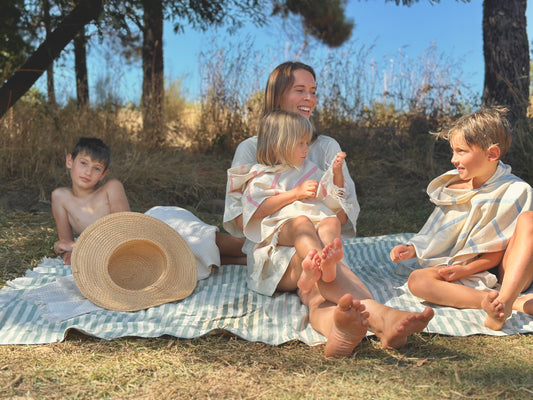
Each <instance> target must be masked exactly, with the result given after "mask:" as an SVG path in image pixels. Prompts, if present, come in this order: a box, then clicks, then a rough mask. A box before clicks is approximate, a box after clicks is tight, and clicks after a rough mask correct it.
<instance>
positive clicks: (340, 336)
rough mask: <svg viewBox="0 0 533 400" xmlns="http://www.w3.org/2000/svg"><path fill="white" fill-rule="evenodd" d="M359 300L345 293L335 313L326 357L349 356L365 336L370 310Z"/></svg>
mask: <svg viewBox="0 0 533 400" xmlns="http://www.w3.org/2000/svg"><path fill="white" fill-rule="evenodd" d="M364 310H365V306H364V305H362V304H361V303H360V302H359V300H354V298H353V297H352V295H351V294H345V295H344V296H342V297H341V298H340V300H339V304H338V305H337V308H336V309H335V311H334V313H333V328H332V329H331V332H330V333H329V336H328V342H327V343H326V349H325V355H326V357H333V358H339V357H347V356H349V355H350V354H352V351H353V349H354V348H355V346H357V345H358V344H359V342H360V341H361V340H362V339H363V338H364V337H365V335H366V331H367V330H368V312H366V311H364Z"/></svg>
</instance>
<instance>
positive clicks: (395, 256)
mask: <svg viewBox="0 0 533 400" xmlns="http://www.w3.org/2000/svg"><path fill="white" fill-rule="evenodd" d="M415 256H416V251H415V248H414V246H413V245H409V246H406V245H404V244H399V245H398V246H395V247H394V248H393V249H392V250H391V252H390V259H391V260H392V261H393V262H400V261H404V260H408V259H410V258H414V257H415Z"/></svg>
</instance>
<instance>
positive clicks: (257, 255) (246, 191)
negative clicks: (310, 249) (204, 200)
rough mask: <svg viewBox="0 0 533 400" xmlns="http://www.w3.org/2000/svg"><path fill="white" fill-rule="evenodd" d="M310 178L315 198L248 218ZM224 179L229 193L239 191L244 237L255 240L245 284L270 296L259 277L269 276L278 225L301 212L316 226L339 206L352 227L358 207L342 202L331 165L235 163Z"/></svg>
mask: <svg viewBox="0 0 533 400" xmlns="http://www.w3.org/2000/svg"><path fill="white" fill-rule="evenodd" d="M332 161H333V160H332ZM310 179H312V180H317V181H319V188H318V191H317V196H316V198H314V199H305V200H297V201H295V202H293V203H291V204H288V205H286V206H285V207H283V208H282V209H280V210H278V211H277V212H276V213H274V214H272V215H270V216H267V217H265V218H264V219H262V220H257V219H251V217H252V216H253V214H254V213H255V212H256V210H257V208H258V207H259V205H260V204H261V203H262V202H263V201H264V200H265V199H267V198H269V197H272V196H274V195H277V194H279V193H283V192H286V191H288V190H291V189H293V188H294V187H296V186H298V185H300V184H301V183H303V182H304V181H306V180H310ZM228 181H229V189H230V192H233V191H237V192H241V193H242V209H243V226H244V234H245V236H246V238H247V239H249V240H250V241H252V242H254V243H257V244H256V245H255V248H254V250H253V260H254V266H253V268H252V269H251V271H250V272H251V274H250V277H249V280H248V283H249V286H250V287H251V288H252V289H254V290H256V291H258V292H260V293H264V294H269V295H271V294H272V293H271V292H273V290H274V289H275V288H272V284H271V282H270V281H269V280H268V279H263V277H269V276H270V271H267V269H268V268H269V258H270V254H271V252H272V251H273V250H274V249H275V248H276V247H277V237H278V234H279V228H280V227H281V226H282V225H283V224H284V223H285V222H286V221H287V220H289V219H292V218H295V217H297V216H300V215H305V216H307V217H308V218H309V219H311V221H313V222H314V223H315V226H317V225H318V223H319V222H320V221H321V220H322V219H324V218H326V217H335V216H336V213H337V212H338V211H340V210H341V209H343V210H344V211H345V212H346V214H347V215H348V219H349V221H350V223H351V224H353V226H355V223H356V219H357V214H358V208H357V207H356V206H355V205H354V204H353V203H350V202H346V195H345V193H346V188H339V187H337V186H335V185H334V184H333V171H332V168H331V166H330V167H329V168H328V169H327V171H326V172H324V171H323V170H321V169H320V168H319V167H318V166H317V165H316V164H314V163H313V162H311V161H309V160H306V161H305V162H304V164H303V165H302V166H301V167H300V168H298V169H296V168H287V167H283V166H274V167H268V166H265V165H261V164H256V165H254V166H250V165H248V166H239V167H235V168H231V169H230V170H228ZM266 281H268V283H267V282H266Z"/></svg>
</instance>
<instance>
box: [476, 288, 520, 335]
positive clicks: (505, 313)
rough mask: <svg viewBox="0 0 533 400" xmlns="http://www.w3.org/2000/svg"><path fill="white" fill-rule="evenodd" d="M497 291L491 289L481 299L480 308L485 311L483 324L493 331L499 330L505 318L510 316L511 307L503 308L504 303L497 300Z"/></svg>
mask: <svg viewBox="0 0 533 400" xmlns="http://www.w3.org/2000/svg"><path fill="white" fill-rule="evenodd" d="M498 295H499V293H498V292H497V291H496V290H492V291H490V292H489V293H487V295H486V296H485V297H484V298H483V300H481V308H482V309H483V310H484V311H485V312H486V313H487V316H486V317H485V323H484V325H485V326H486V327H487V328H489V329H492V330H493V331H500V330H501V329H502V328H503V324H505V320H506V319H507V318H509V317H510V316H511V313H512V312H513V310H512V308H510V307H509V309H508V310H506V309H505V303H503V302H501V301H500V300H498Z"/></svg>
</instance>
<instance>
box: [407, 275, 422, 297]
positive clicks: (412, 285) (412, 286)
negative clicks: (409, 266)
mask: <svg viewBox="0 0 533 400" xmlns="http://www.w3.org/2000/svg"><path fill="white" fill-rule="evenodd" d="M423 271H424V270H423V269H415V270H414V271H413V272H411V274H410V275H409V278H408V279H407V287H408V288H409V290H410V291H411V293H412V294H415V295H416V294H417V293H419V292H420V289H421V288H423V287H424V286H427V280H426V279H425V274H424V272H423Z"/></svg>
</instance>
